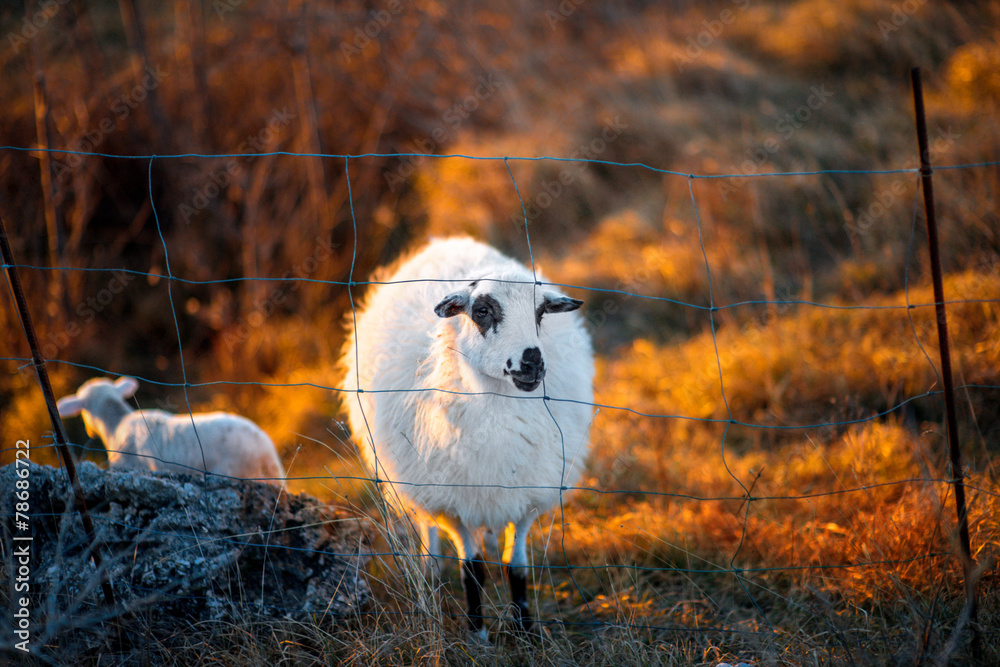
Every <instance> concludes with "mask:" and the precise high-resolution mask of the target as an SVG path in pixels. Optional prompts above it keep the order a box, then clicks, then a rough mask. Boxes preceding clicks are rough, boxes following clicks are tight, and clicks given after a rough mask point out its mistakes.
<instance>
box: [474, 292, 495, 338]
mask: <svg viewBox="0 0 1000 667" xmlns="http://www.w3.org/2000/svg"><path fill="white" fill-rule="evenodd" d="M469 316H470V317H471V318H472V321H473V323H474V324H475V325H476V326H477V327H478V328H479V333H481V334H482V335H483V336H486V332H487V331H489V330H490V328H492V329H493V333H496V331H497V327H498V326H499V325H500V323H501V322H503V308H501V307H500V303H499V302H498V301H497V300H496V299H494V298H493V297H492V296H490V295H489V294H482V295H480V296H477V297H476V300H475V301H473V302H472V308H470V309H469Z"/></svg>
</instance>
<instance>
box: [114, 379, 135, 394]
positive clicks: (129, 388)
mask: <svg viewBox="0 0 1000 667" xmlns="http://www.w3.org/2000/svg"><path fill="white" fill-rule="evenodd" d="M115 389H116V390H117V391H118V395H119V396H121V397H122V398H128V397H130V396H132V395H133V394H134V393H135V392H136V391H138V390H139V381H138V380H136V379H135V378H130V377H120V378H118V379H117V380H115Z"/></svg>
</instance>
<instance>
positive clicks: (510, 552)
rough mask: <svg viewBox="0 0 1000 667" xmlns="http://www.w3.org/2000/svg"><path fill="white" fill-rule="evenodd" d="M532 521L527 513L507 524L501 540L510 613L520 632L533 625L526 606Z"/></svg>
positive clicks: (528, 629)
mask: <svg viewBox="0 0 1000 667" xmlns="http://www.w3.org/2000/svg"><path fill="white" fill-rule="evenodd" d="M534 522H535V517H534V515H533V514H529V515H528V516H526V517H523V518H522V519H520V520H519V521H518V522H517V523H516V524H514V523H510V524H507V532H506V534H505V535H504V540H503V547H504V548H503V561H504V562H505V563H507V578H508V579H509V580H510V597H511V605H510V607H511V614H512V615H513V617H514V624H515V628H517V629H518V630H520V631H521V632H529V631H530V630H531V627H532V625H533V621H532V619H531V611H530V609H529V608H528V531H529V530H531V524H533V523H534Z"/></svg>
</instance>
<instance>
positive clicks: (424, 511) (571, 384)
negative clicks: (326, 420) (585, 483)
mask: <svg viewBox="0 0 1000 667" xmlns="http://www.w3.org/2000/svg"><path fill="white" fill-rule="evenodd" d="M372 280H373V281H376V282H384V283H386V284H380V285H376V286H373V287H372V288H371V290H370V291H369V293H368V295H367V297H366V299H365V304H364V306H363V307H362V308H360V309H359V310H358V312H357V315H356V318H357V323H356V326H355V327H354V330H353V331H352V332H351V335H350V336H349V340H348V342H347V345H346V347H345V350H344V355H343V364H344V366H345V367H346V368H347V376H346V381H345V389H346V390H347V391H348V392H351V393H349V394H345V398H344V402H345V405H346V408H347V410H348V413H349V420H350V424H351V429H352V431H353V434H354V437H355V439H356V440H357V442H358V446H359V449H360V452H361V455H362V457H363V458H364V460H365V461H366V463H367V464H368V466H369V467H370V468H371V470H372V472H374V473H375V474H376V475H377V477H378V478H379V479H380V480H383V481H384V482H385V483H384V484H383V485H382V486H381V488H382V490H383V492H384V493H386V494H387V495H388V494H389V493H392V494H393V495H396V496H398V497H400V498H402V500H403V502H404V504H405V505H406V508H407V511H408V512H410V514H411V515H412V516H413V518H414V519H415V521H416V522H417V524H418V526H419V527H420V532H421V536H422V538H423V540H424V546H425V548H426V549H427V550H428V551H429V553H431V554H436V553H437V529H440V530H442V531H444V533H445V535H446V536H447V537H448V538H449V539H450V541H451V542H452V543H453V544H454V545H455V547H456V550H457V551H458V555H459V558H460V559H461V561H462V563H463V568H462V569H463V578H462V583H463V585H464V588H465V593H466V601H467V603H468V616H469V625H470V627H471V630H472V632H473V633H474V634H476V635H478V636H479V637H481V638H483V639H485V637H486V636H487V635H486V631H485V629H484V628H483V619H482V595H481V593H482V587H483V584H484V579H485V572H484V568H483V563H482V555H481V553H480V549H479V546H478V544H477V542H476V539H475V535H474V533H473V531H474V530H476V529H477V528H479V527H481V526H485V527H487V528H489V529H492V530H499V529H500V528H501V527H505V528H506V537H505V540H504V554H503V561H504V562H505V563H506V564H507V575H508V578H509V580H510V588H511V594H512V597H513V604H512V606H511V609H512V615H513V618H514V621H515V623H516V627H518V628H519V629H520V630H523V631H527V630H528V629H530V627H531V625H532V620H531V618H530V616H529V610H528V600H527V574H528V559H527V549H526V545H527V537H528V531H529V529H530V528H531V525H532V523H533V522H534V521H535V519H536V518H537V517H538V515H539V514H540V513H542V512H545V511H547V510H548V509H550V508H551V507H553V506H554V505H557V504H558V503H559V502H560V500H561V498H562V493H563V490H564V489H565V488H566V487H568V486H571V485H573V484H574V483H575V482H576V481H577V479H579V477H580V473H581V471H582V468H583V466H584V463H585V459H586V456H587V451H588V449H589V431H590V423H591V420H592V417H593V414H592V411H593V406H592V402H593V377H594V359H593V350H592V346H591V342H590V336H589V334H588V333H587V331H586V330H585V328H584V325H583V321H582V318H581V317H580V316H579V313H573V312H571V311H575V310H577V309H578V308H579V307H580V306H581V305H582V303H583V302H582V301H579V300H577V299H572V298H570V297H567V296H564V295H563V294H561V293H560V292H559V291H558V290H556V289H554V288H553V287H552V286H550V285H543V284H542V283H543V282H544V278H542V276H541V275H539V274H537V273H536V274H533V273H532V270H531V269H529V268H527V267H525V266H524V265H522V264H520V263H518V262H516V261H515V260H513V259H511V258H509V257H506V256H505V255H503V254H501V253H500V252H499V251H497V250H495V249H493V248H491V247H489V246H487V245H484V244H482V243H479V242H477V241H474V240H472V239H467V238H452V239H440V240H435V241H432V242H431V243H430V244H429V245H427V246H426V247H425V248H424V249H423V250H421V251H420V252H418V253H416V254H415V255H413V256H411V257H409V258H405V259H404V260H403V261H401V262H400V263H399V264H398V265H397V266H396V268H395V269H394V270H393V269H387V270H385V271H382V272H381V273H377V274H376V276H375V277H373V279H372ZM354 390H357V394H354ZM387 486H388V487H391V488H389V489H387V488H386V487H387Z"/></svg>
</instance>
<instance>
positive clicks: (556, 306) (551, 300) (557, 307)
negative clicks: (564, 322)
mask: <svg viewBox="0 0 1000 667" xmlns="http://www.w3.org/2000/svg"><path fill="white" fill-rule="evenodd" d="M582 305H583V301H580V300H579V299H571V298H570V297H568V296H560V295H558V294H546V295H545V303H543V304H542V310H543V312H546V313H568V312H570V311H573V310H577V309H578V308H579V307H580V306H582Z"/></svg>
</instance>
